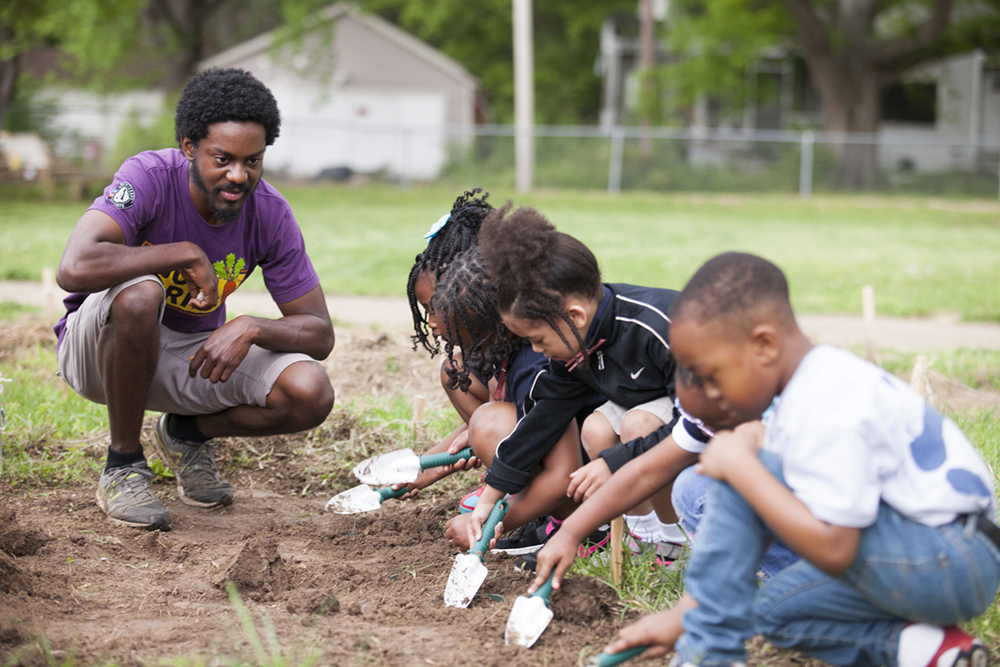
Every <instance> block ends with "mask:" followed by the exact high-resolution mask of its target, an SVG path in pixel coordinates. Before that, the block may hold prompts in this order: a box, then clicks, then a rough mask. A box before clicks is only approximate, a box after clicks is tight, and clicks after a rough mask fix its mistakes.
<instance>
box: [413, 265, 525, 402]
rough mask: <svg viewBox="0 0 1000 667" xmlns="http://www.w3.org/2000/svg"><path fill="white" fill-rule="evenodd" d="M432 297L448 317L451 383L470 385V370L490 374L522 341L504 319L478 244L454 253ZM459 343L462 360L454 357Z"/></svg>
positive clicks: (446, 335)
mask: <svg viewBox="0 0 1000 667" xmlns="http://www.w3.org/2000/svg"><path fill="white" fill-rule="evenodd" d="M432 303H433V305H434V310H435V311H436V312H438V313H441V316H442V319H443V321H444V340H445V345H444V349H445V354H447V355H448V362H447V363H446V364H445V373H446V374H447V376H448V381H447V386H448V388H449V389H455V388H458V389H460V390H462V391H468V390H469V386H470V385H471V384H472V381H471V380H470V379H469V374H470V372H471V373H473V374H474V375H476V376H477V377H480V378H488V377H490V376H491V375H493V372H494V370H495V369H497V368H499V367H500V365H501V364H503V362H504V361H505V360H506V359H509V358H510V357H512V356H514V353H515V352H517V350H518V349H519V348H520V347H521V345H522V344H523V339H521V338H518V337H517V336H514V335H513V334H511V332H510V330H509V329H507V327H505V326H504V324H503V320H502V319H501V317H500V309H499V308H498V307H497V291H496V288H495V287H494V285H493V283H492V282H490V279H489V274H488V273H487V271H486V264H485V262H483V258H482V255H480V253H479V250H478V248H475V247H473V248H470V249H469V250H466V251H465V252H462V253H459V254H458V255H456V256H455V258H454V259H453V260H452V261H451V263H450V264H449V266H448V269H447V270H446V271H445V273H444V274H443V275H442V276H441V279H440V280H439V281H438V284H437V289H435V291H434V297H433V299H432ZM456 347H458V348H460V349H461V352H462V361H461V363H459V362H458V361H457V360H456V359H455V348H456Z"/></svg>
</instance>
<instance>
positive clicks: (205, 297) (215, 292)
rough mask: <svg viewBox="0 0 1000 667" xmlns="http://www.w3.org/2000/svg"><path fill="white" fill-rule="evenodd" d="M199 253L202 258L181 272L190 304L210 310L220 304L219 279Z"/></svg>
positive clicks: (189, 264)
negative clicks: (189, 295)
mask: <svg viewBox="0 0 1000 667" xmlns="http://www.w3.org/2000/svg"><path fill="white" fill-rule="evenodd" d="M196 248H197V247H196ZM197 251H198V253H199V254H200V255H201V256H200V257H198V258H196V259H195V260H194V261H193V262H190V263H188V264H185V265H184V266H182V267H180V272H181V273H182V274H184V280H185V282H186V283H187V287H188V292H190V294H191V300H190V301H188V304H189V305H191V306H193V307H195V308H197V309H198V310H210V309H212V308H214V307H215V305H216V304H217V303H218V302H219V277H218V276H217V275H216V274H215V268H214V267H213V266H212V263H211V262H209V261H208V256H207V255H205V253H204V252H202V250H201V248H197ZM192 377H193V376H192Z"/></svg>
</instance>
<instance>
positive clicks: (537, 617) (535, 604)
mask: <svg viewBox="0 0 1000 667" xmlns="http://www.w3.org/2000/svg"><path fill="white" fill-rule="evenodd" d="M552 574H555V572H553V573H552ZM552 574H550V575H549V578H548V579H546V580H545V583H544V584H542V585H541V586H539V587H538V590H537V591H535V592H534V593H531V594H529V595H519V596H518V598H517V599H516V600H514V606H513V607H512V608H511V610H510V616H509V617H508V618H507V629H506V630H504V633H503V643H504V644H506V645H507V646H510V645H511V644H516V645H518V646H523V647H524V648H531V647H532V646H533V645H534V643H535V642H537V641H538V638H539V637H541V636H542V633H543V632H545V628H547V627H549V621H551V620H552V610H551V609H549V595H551V594H552Z"/></svg>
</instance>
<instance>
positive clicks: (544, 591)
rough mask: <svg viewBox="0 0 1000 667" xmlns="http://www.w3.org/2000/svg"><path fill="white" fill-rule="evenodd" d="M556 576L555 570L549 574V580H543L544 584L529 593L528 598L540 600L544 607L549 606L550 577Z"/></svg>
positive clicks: (550, 593) (550, 592)
mask: <svg viewBox="0 0 1000 667" xmlns="http://www.w3.org/2000/svg"><path fill="white" fill-rule="evenodd" d="M555 574H556V571H555V569H553V570H552V572H549V578H548V579H546V580H545V583H544V584H542V585H541V586H539V587H538V590H537V591H535V592H534V593H531V594H530V595H529V596H528V597H530V598H542V599H543V600H545V605H546V606H548V604H549V596H550V595H552V577H554V576H555Z"/></svg>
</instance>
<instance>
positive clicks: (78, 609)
mask: <svg viewBox="0 0 1000 667" xmlns="http://www.w3.org/2000/svg"><path fill="white" fill-rule="evenodd" d="M3 491H4V495H5V496H6V499H5V500H4V501H0V540H2V542H0V608H2V609H3V610H4V611H3V613H2V614H0V657H4V656H8V657H9V655H10V654H11V652H12V651H13V650H14V648H15V647H16V646H18V645H20V644H23V643H25V642H28V641H30V640H31V639H32V638H33V637H32V633H33V632H42V633H44V635H45V637H46V638H47V640H48V641H49V643H50V644H51V646H52V649H53V651H54V653H55V657H56V658H57V659H58V660H60V661H62V660H63V659H65V658H66V657H68V656H70V655H75V659H76V661H77V662H78V663H89V662H93V661H104V660H113V661H116V662H118V663H120V664H142V663H147V664H148V663H155V662H157V661H158V660H160V659H163V658H170V657H174V656H189V657H195V658H197V657H210V656H217V655H222V656H229V657H239V656H243V657H247V658H249V657H251V656H252V652H251V647H250V644H249V642H248V640H247V635H246V633H245V631H244V630H243V629H242V627H241V624H240V619H239V616H238V615H237V613H236V610H235V608H234V605H233V603H232V602H231V601H230V599H229V597H228V595H227V593H226V589H225V582H226V581H227V580H231V581H233V582H234V583H235V584H236V586H237V588H238V589H239V591H240V594H241V595H242V597H243V599H244V600H245V603H246V605H247V607H248V608H249V609H250V610H251V612H252V614H253V616H254V618H255V620H256V621H257V628H258V631H259V632H260V633H261V635H262V637H265V646H266V634H267V633H266V630H265V626H264V621H263V620H262V617H264V616H266V618H267V619H269V622H270V623H272V624H273V627H274V629H275V631H276V635H277V637H278V638H279V642H280V643H281V646H282V652H283V654H284V655H286V656H299V658H300V659H304V658H305V656H306V655H307V654H308V653H309V651H317V652H318V653H319V654H320V656H321V657H320V660H319V664H330V665H348V664H352V665H353V664H364V665H369V664H370V665H473V664H474V665H545V664H561V665H568V664H576V663H577V662H578V660H579V659H580V655H581V653H584V654H587V655H590V654H593V653H594V652H595V651H596V650H597V649H599V647H600V646H603V644H602V642H603V641H605V640H607V639H608V638H609V637H610V636H611V635H612V633H613V632H614V631H615V629H616V628H617V627H619V625H620V623H621V614H620V611H619V608H618V605H617V600H616V596H615V594H614V592H613V591H612V590H611V589H610V588H609V587H608V586H607V585H605V584H603V583H601V582H599V581H597V580H595V579H591V578H584V577H577V578H572V579H569V580H567V582H566V584H565V586H564V588H563V590H562V591H561V592H560V593H559V594H558V595H557V596H554V597H553V609H554V612H555V619H554V620H553V622H552V624H551V626H550V628H549V630H548V631H547V632H546V633H545V635H544V636H543V637H542V639H541V640H539V642H538V644H536V646H535V647H534V648H532V649H531V650H530V651H525V650H523V649H519V648H509V647H505V646H504V641H503V632H504V625H505V623H506V620H507V616H508V613H509V611H510V607H511V604H512V603H513V601H514V599H515V598H516V597H517V596H518V595H520V594H523V593H524V590H525V588H526V585H527V575H525V574H523V573H521V572H519V571H517V570H516V569H515V567H514V563H515V560H514V559H513V558H510V557H504V556H489V557H488V558H487V565H488V567H489V569H490V576H489V577H488V578H487V580H486V582H485V583H484V584H483V587H482V589H481V591H480V595H479V596H478V597H476V598H475V599H474V600H473V602H472V604H471V605H470V606H469V608H468V609H453V608H448V607H445V606H444V603H443V601H442V594H443V591H444V587H445V582H446V581H447V577H448V572H449V570H450V568H451V563H452V562H453V561H454V558H455V555H456V551H455V550H454V549H453V548H451V547H450V546H448V544H447V542H446V541H445V540H444V539H443V538H442V534H443V523H444V521H445V520H447V518H448V517H449V516H450V515H451V513H452V511H453V509H452V508H454V507H456V504H457V503H456V501H457V498H452V499H448V500H441V499H437V500H434V499H426V500H418V501H415V502H412V503H398V504H396V505H394V506H392V507H391V508H390V507H383V508H382V509H381V510H379V511H377V512H374V513H370V514H361V515H351V516H342V515H333V514H326V513H323V512H322V505H321V504H317V501H316V500H315V499H311V498H310V499H301V498H297V497H295V496H289V495H284V494H278V493H274V492H271V491H266V490H246V489H240V490H239V491H238V496H237V500H236V502H235V503H234V504H233V505H232V506H231V507H229V508H224V509H219V510H213V511H204V510H198V509H195V508H189V507H187V506H185V505H183V504H181V503H180V502H179V501H178V500H177V498H176V493H175V492H173V491H167V488H166V487H165V486H164V485H158V491H159V495H160V497H161V498H163V499H164V500H165V502H166V503H167V504H168V506H169V507H170V510H171V513H172V514H173V517H174V519H173V524H172V526H171V530H169V531H165V532H160V531H153V532H138V531H136V530H134V529H130V528H127V527H124V526H119V525H116V524H114V523H111V522H109V521H107V520H106V519H105V518H104V516H103V514H102V513H101V511H100V510H99V509H98V508H97V507H96V505H95V503H94V502H93V499H92V495H91V493H90V492H89V491H83V490H53V491H45V490H35V491H32V492H27V493H24V492H21V493H17V494H12V493H11V491H12V490H11V489H4V490H3ZM10 554H13V555H10ZM35 653H37V655H36V656H35V659H30V658H31V655H25V656H24V657H25V658H26V659H30V660H28V661H29V662H33V663H34V662H37V663H39V664H44V663H45V662H46V661H47V659H46V658H44V657H43V655H42V654H41V653H39V652H37V651H36V652H35ZM293 664H294V663H293Z"/></svg>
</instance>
